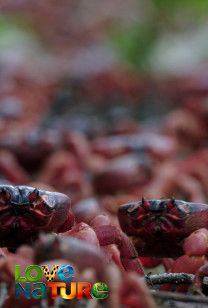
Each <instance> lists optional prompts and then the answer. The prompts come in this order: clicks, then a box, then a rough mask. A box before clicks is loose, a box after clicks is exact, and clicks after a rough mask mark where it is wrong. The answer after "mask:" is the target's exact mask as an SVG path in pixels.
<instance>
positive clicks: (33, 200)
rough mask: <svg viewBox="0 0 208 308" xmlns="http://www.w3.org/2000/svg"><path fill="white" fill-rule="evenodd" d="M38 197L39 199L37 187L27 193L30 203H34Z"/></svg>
mask: <svg viewBox="0 0 208 308" xmlns="http://www.w3.org/2000/svg"><path fill="white" fill-rule="evenodd" d="M38 199H39V192H38V190H37V189H34V191H33V192H32V193H31V194H30V195H29V200H30V202H31V203H34V202H35V201H37V200H38ZM38 203H39V202H38Z"/></svg>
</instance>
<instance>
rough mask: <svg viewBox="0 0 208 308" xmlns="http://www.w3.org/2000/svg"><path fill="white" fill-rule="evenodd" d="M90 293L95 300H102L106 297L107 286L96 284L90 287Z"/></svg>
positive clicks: (100, 283)
mask: <svg viewBox="0 0 208 308" xmlns="http://www.w3.org/2000/svg"><path fill="white" fill-rule="evenodd" d="M91 292H92V295H93V296H94V297H95V298H99V299H104V298H106V297H107V296H108V294H107V293H108V286H107V284H105V283H104V282H97V283H95V284H94V285H93V286H92V291H91Z"/></svg>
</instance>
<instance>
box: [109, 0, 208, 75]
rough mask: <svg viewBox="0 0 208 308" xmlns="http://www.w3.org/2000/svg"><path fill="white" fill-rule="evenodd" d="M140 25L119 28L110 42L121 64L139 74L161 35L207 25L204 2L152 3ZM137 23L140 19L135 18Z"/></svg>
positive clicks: (171, 0)
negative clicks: (126, 65)
mask: <svg viewBox="0 0 208 308" xmlns="http://www.w3.org/2000/svg"><path fill="white" fill-rule="evenodd" d="M151 3H152V6H151V7H150V8H149V10H148V12H147V15H146V16H142V21H141V22H137V23H133V24H132V25H130V26H129V25H128V26H126V27H124V26H120V27H117V29H114V31H113V33H111V34H110V42H111V44H112V46H113V47H114V48H115V50H116V51H117V53H118V55H119V56H120V58H121V60H123V61H124V62H125V63H126V64H128V65H130V66H133V67H134V68H137V69H139V70H148V66H149V57H150V56H151V51H152V49H153V48H154V46H155V44H156V43H157V42H158V40H160V38H161V37H162V35H163V34H164V33H167V32H169V33H176V32H178V33H183V31H187V30H188V29H189V30H191V29H195V28H196V27H197V28H198V27H200V26H201V25H204V23H205V22H207V17H208V1H207V0H155V1H153V0H152V2H151ZM138 20H139V17H138Z"/></svg>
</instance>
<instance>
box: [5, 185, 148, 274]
mask: <svg viewBox="0 0 208 308" xmlns="http://www.w3.org/2000/svg"><path fill="white" fill-rule="evenodd" d="M74 222H75V217H74V215H73V214H72V213H71V211H70V200H69V198H68V197H67V196H66V195H64V194H61V193H57V192H49V191H44V190H41V189H36V188H33V187H29V186H11V185H0V246H1V247H8V248H10V250H14V249H16V248H17V247H18V246H20V245H21V244H23V243H32V242H33V241H34V240H35V239H36V238H37V236H38V234H39V232H40V231H44V232H65V231H67V230H70V229H71V228H72V227H73V226H74ZM91 225H92V228H93V230H94V231H93V232H95V233H96V236H97V241H99V243H100V245H101V246H106V245H110V244H116V245H118V247H119V248H120V254H121V261H122V264H123V266H124V268H125V269H127V270H133V271H137V272H138V273H139V274H143V273H144V272H143V269H142V266H141V264H140V262H139V260H138V259H137V258H138V256H137V253H136V251H135V248H134V246H133V244H132V243H131V241H130V240H129V238H128V237H127V236H126V235H125V234H124V233H123V232H122V231H121V230H120V228H118V227H116V226H113V225H111V224H110V222H109V220H108V219H107V216H106V217H105V216H103V217H102V216H101V218H99V216H98V219H96V220H95V218H94V220H93V221H92V223H91ZM75 231H76V232H77V231H79V230H78V229H77V227H76V226H75ZM75 231H74V232H75ZM71 232H72V234H73V233H74V232H73V229H72V231H71ZM25 233H27V236H25ZM68 236H70V234H68Z"/></svg>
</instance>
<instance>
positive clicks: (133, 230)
mask: <svg viewBox="0 0 208 308" xmlns="http://www.w3.org/2000/svg"><path fill="white" fill-rule="evenodd" d="M118 217H119V222H120V225H121V228H122V230H123V231H124V232H125V233H126V234H127V235H128V236H129V237H130V238H131V240H132V242H133V243H134V246H135V248H136V250H137V252H138V254H139V256H142V257H158V258H178V257H179V258H178V259H176V260H175V261H174V262H173V264H172V265H171V267H170V268H169V271H170V272H186V273H193V274H195V273H196V271H197V270H199V269H200V267H201V266H202V265H204V264H206V263H208V259H207V256H208V230H207V228H208V205H207V204H201V203H191V202H185V201H182V200H175V199H174V198H172V199H169V200H145V198H142V201H140V202H137V203H130V204H124V205H121V206H120V208H119V213H118ZM206 272H207V269H205V270H202V271H201V272H200V275H201V276H202V275H203V274H204V273H206Z"/></svg>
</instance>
